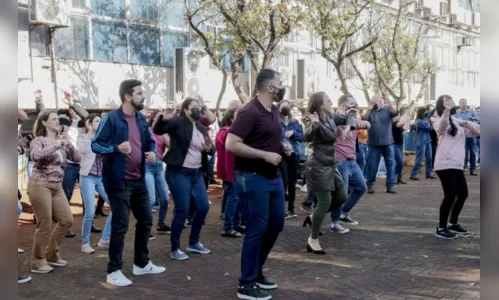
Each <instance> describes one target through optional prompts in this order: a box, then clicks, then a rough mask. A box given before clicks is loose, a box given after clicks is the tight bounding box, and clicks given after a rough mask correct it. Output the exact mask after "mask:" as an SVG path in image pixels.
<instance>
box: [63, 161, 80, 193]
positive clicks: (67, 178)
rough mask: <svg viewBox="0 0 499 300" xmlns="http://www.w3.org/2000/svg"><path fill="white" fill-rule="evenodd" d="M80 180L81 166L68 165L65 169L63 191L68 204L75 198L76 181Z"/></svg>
mask: <svg viewBox="0 0 499 300" xmlns="http://www.w3.org/2000/svg"><path fill="white" fill-rule="evenodd" d="M79 178H80V164H71V163H68V164H67V166H66V168H65V169H64V177H63V178H62V189H63V191H64V194H65V195H66V198H68V202H69V201H71V198H72V197H73V191H74V189H75V184H76V181H77V180H78V179H79Z"/></svg>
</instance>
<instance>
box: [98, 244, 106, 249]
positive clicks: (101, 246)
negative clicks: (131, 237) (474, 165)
mask: <svg viewBox="0 0 499 300" xmlns="http://www.w3.org/2000/svg"><path fill="white" fill-rule="evenodd" d="M97 247H100V248H109V245H101V244H97Z"/></svg>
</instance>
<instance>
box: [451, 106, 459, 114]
mask: <svg viewBox="0 0 499 300" xmlns="http://www.w3.org/2000/svg"><path fill="white" fill-rule="evenodd" d="M456 112H457V109H456V107H455V106H454V107H453V108H451V109H450V115H451V116H452V115H455V114H456Z"/></svg>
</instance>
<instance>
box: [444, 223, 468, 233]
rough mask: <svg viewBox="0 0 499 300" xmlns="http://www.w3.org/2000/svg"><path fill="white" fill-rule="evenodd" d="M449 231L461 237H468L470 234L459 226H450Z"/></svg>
mask: <svg viewBox="0 0 499 300" xmlns="http://www.w3.org/2000/svg"><path fill="white" fill-rule="evenodd" d="M448 228H449V230H450V232H453V233H457V234H461V235H468V234H469V233H470V232H469V231H468V230H466V229H464V228H463V227H461V225H459V224H449V227H448Z"/></svg>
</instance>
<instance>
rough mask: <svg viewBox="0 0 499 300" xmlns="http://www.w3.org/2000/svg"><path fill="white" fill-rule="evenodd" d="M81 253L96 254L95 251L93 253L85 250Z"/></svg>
mask: <svg viewBox="0 0 499 300" xmlns="http://www.w3.org/2000/svg"><path fill="white" fill-rule="evenodd" d="M81 253H83V254H93V253H95V250H92V251H83V250H81Z"/></svg>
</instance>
